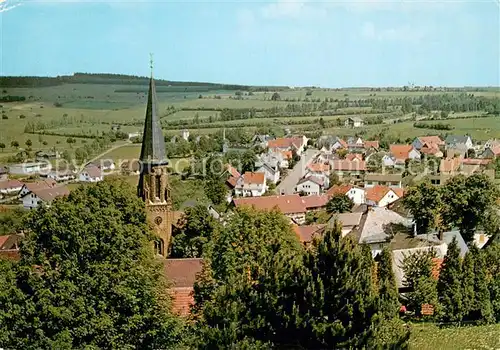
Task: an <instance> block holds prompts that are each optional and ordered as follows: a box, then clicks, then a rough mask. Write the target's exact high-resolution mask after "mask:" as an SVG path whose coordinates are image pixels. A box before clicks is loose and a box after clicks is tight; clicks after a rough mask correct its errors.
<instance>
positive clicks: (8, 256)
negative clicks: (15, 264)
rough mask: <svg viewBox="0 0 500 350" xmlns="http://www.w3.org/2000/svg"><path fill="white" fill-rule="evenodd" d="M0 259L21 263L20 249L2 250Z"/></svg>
mask: <svg viewBox="0 0 500 350" xmlns="http://www.w3.org/2000/svg"><path fill="white" fill-rule="evenodd" d="M0 259H5V260H14V261H19V259H21V256H20V255H19V249H9V250H0Z"/></svg>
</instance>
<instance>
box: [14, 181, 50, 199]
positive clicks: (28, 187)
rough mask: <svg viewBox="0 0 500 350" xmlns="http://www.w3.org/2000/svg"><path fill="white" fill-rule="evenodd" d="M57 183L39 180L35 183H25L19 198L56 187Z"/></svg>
mask: <svg viewBox="0 0 500 350" xmlns="http://www.w3.org/2000/svg"><path fill="white" fill-rule="evenodd" d="M56 186H57V183H56V181H55V180H53V179H46V180H39V181H35V182H25V183H24V184H23V186H22V188H21V190H20V191H19V198H22V197H24V196H25V195H26V194H28V193H30V192H33V191H35V190H44V189H47V188H53V187H56Z"/></svg>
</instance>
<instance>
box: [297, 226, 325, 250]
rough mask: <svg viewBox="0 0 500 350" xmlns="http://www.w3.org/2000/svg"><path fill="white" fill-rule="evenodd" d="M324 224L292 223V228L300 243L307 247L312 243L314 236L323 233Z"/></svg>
mask: <svg viewBox="0 0 500 350" xmlns="http://www.w3.org/2000/svg"><path fill="white" fill-rule="evenodd" d="M325 226H326V225H325V224H318V225H304V226H298V225H293V230H294V231H295V234H296V235H297V237H298V238H299V241H300V243H302V244H303V245H304V246H306V247H307V246H309V245H310V244H311V243H312V241H313V239H314V238H315V237H317V236H321V235H322V234H323V232H324V230H325Z"/></svg>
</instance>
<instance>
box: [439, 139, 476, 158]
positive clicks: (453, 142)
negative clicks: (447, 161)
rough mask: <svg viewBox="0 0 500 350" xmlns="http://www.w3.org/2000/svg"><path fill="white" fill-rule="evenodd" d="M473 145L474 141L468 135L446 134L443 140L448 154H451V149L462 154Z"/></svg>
mask: <svg viewBox="0 0 500 350" xmlns="http://www.w3.org/2000/svg"><path fill="white" fill-rule="evenodd" d="M473 147H474V143H473V142H472V138H471V137H470V136H469V135H465V136H457V135H448V136H447V137H446V140H445V148H446V151H448V156H452V154H450V153H451V150H453V152H459V153H460V154H462V155H464V154H466V153H467V151H468V150H469V149H471V148H473Z"/></svg>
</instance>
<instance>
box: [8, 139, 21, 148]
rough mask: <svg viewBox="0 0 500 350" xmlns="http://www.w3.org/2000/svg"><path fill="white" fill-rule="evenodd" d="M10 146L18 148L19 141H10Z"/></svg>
mask: <svg viewBox="0 0 500 350" xmlns="http://www.w3.org/2000/svg"><path fill="white" fill-rule="evenodd" d="M10 147H12V148H18V147H19V142H17V141H12V142H11V143H10Z"/></svg>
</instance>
